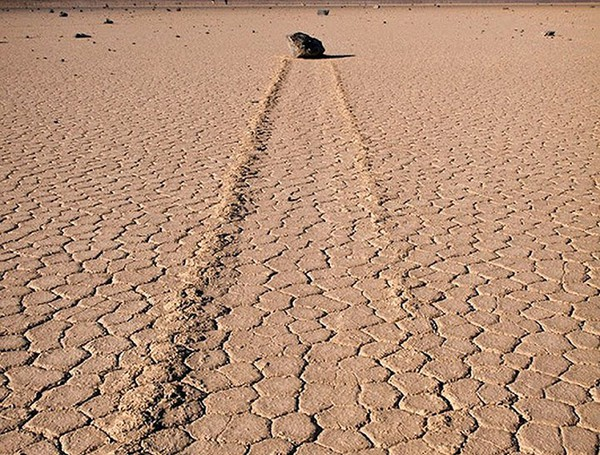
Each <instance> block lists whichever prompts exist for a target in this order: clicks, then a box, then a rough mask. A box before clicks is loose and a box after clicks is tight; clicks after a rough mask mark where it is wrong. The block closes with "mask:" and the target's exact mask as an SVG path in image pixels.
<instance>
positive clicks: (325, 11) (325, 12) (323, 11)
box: [317, 9, 329, 16]
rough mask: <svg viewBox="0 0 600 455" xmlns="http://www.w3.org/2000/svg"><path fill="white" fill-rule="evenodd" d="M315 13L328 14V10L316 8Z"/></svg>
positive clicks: (319, 14)
mask: <svg viewBox="0 0 600 455" xmlns="http://www.w3.org/2000/svg"><path fill="white" fill-rule="evenodd" d="M317 15H318V16H329V10H328V9H319V10H317Z"/></svg>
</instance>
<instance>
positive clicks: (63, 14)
mask: <svg viewBox="0 0 600 455" xmlns="http://www.w3.org/2000/svg"><path fill="white" fill-rule="evenodd" d="M58 17H69V13H67V12H65V11H61V12H60V13H58Z"/></svg>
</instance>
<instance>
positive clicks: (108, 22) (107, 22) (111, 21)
mask: <svg viewBox="0 0 600 455" xmlns="http://www.w3.org/2000/svg"><path fill="white" fill-rule="evenodd" d="M104 23H105V24H114V23H115V21H113V20H111V19H109V18H108V17H107V18H106V20H105V21H104Z"/></svg>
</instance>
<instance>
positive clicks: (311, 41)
mask: <svg viewBox="0 0 600 455" xmlns="http://www.w3.org/2000/svg"><path fill="white" fill-rule="evenodd" d="M287 39H288V43H289V46H290V50H291V51H292V55H293V56H294V57H296V58H319V57H322V56H323V54H324V53H325V48H324V47H323V43H321V41H319V40H318V39H316V38H313V37H312V36H310V35H307V34H306V33H302V32H296V33H293V34H291V35H288V36H287Z"/></svg>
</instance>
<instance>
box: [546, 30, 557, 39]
mask: <svg viewBox="0 0 600 455" xmlns="http://www.w3.org/2000/svg"><path fill="white" fill-rule="evenodd" d="M544 36H549V37H550V38H554V37H555V36H556V32H555V31H554V30H548V31H547V32H546V33H544Z"/></svg>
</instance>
